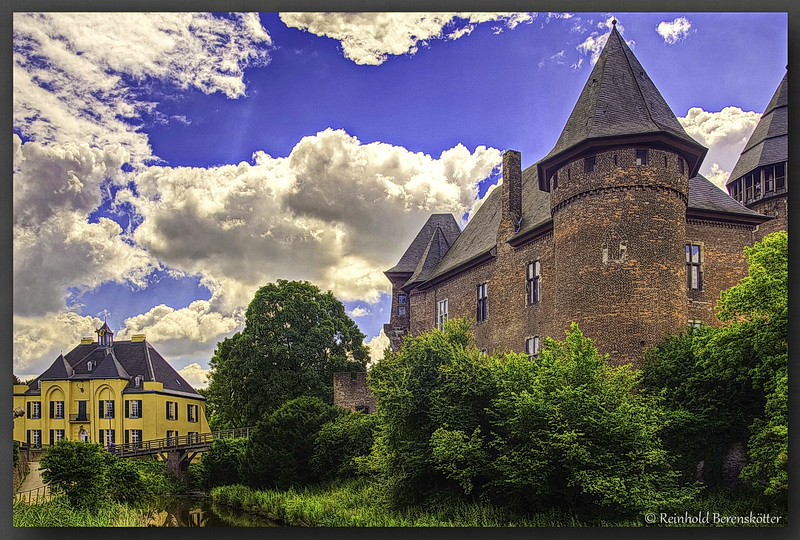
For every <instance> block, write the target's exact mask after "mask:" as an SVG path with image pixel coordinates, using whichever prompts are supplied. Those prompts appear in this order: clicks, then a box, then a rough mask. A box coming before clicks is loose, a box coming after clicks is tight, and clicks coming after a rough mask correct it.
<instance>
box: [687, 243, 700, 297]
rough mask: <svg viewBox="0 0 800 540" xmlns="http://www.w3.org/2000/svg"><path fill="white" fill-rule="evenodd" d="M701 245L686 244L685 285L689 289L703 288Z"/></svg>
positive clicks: (697, 289)
mask: <svg viewBox="0 0 800 540" xmlns="http://www.w3.org/2000/svg"><path fill="white" fill-rule="evenodd" d="M702 262H703V258H702V247H701V246H699V245H697V244H686V286H687V288H688V289H689V290H690V291H702V290H703V269H702Z"/></svg>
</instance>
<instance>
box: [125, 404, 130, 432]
mask: <svg viewBox="0 0 800 540" xmlns="http://www.w3.org/2000/svg"><path fill="white" fill-rule="evenodd" d="M129 411H130V400H127V399H126V400H125V418H129V417H130V412H129ZM125 433H128V431H127V430H125ZM125 437H127V435H125ZM125 442H128V441H125Z"/></svg>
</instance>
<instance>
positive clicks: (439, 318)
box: [436, 298, 448, 330]
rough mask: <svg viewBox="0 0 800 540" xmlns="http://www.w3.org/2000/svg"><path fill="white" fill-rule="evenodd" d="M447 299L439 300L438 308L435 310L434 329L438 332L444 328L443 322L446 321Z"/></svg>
mask: <svg viewBox="0 0 800 540" xmlns="http://www.w3.org/2000/svg"><path fill="white" fill-rule="evenodd" d="M447 308H448V306H447V298H445V299H444V300H439V303H438V307H437V310H436V328H438V329H439V330H441V329H442V327H443V326H444V323H445V321H447Z"/></svg>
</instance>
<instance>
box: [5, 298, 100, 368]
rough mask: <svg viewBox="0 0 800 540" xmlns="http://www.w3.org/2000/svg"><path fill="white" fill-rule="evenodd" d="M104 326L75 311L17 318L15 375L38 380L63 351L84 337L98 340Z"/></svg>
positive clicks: (14, 342)
mask: <svg viewBox="0 0 800 540" xmlns="http://www.w3.org/2000/svg"><path fill="white" fill-rule="evenodd" d="M102 325H103V321H102V320H100V319H98V318H96V317H84V316H81V315H78V314H77V313H72V312H51V313H46V314H44V315H43V316H37V317H23V316H15V317H14V331H13V338H12V339H13V344H14V346H13V351H14V374H15V375H16V376H17V377H19V378H20V379H22V380H27V379H31V378H33V377H38V376H39V375H40V374H41V372H42V371H43V370H45V369H47V368H48V367H49V366H50V364H52V363H53V362H54V361H55V359H56V358H57V357H58V355H59V354H60V353H61V352H62V351H63V352H64V353H65V354H66V353H67V352H69V351H70V350H72V348H73V347H75V346H77V345H79V344H80V341H81V338H83V337H95V334H94V331H95V329H97V328H100V327H101V326H102Z"/></svg>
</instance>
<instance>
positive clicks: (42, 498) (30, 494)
mask: <svg viewBox="0 0 800 540" xmlns="http://www.w3.org/2000/svg"><path fill="white" fill-rule="evenodd" d="M52 498H53V494H52V493H51V491H50V486H41V487H37V488H33V489H29V490H27V491H15V492H14V502H15V503H17V502H23V503H26V504H41V503H45V502H47V501H49V500H50V499H52Z"/></svg>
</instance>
